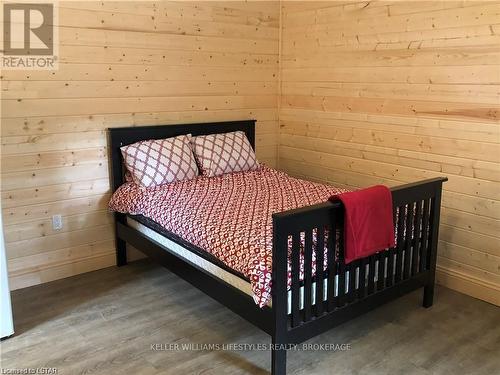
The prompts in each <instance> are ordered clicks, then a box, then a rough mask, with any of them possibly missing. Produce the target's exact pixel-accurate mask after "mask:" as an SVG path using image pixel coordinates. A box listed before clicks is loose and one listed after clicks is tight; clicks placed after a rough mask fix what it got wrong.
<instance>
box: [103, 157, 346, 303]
mask: <svg viewBox="0 0 500 375" xmlns="http://www.w3.org/2000/svg"><path fill="white" fill-rule="evenodd" d="M344 191H346V190H345V189H342V188H338V187H334V186H329V185H324V184H319V183H314V182H310V181H305V180H301V179H297V178H293V177H291V176H289V175H287V174H286V173H284V172H280V171H276V170H274V169H271V168H268V167H265V166H262V167H260V168H259V169H257V170H255V171H246V172H237V173H229V174H224V175H221V176H215V177H206V176H199V177H198V178H195V179H192V180H185V181H179V182H174V183H170V184H166V185H162V186H156V187H150V188H144V187H142V188H141V187H139V186H138V185H136V184H134V183H133V182H126V183H124V184H123V185H122V186H120V187H119V188H118V189H117V190H116V192H115V193H114V194H113V196H112V198H111V201H110V203H109V207H110V209H111V210H113V211H119V212H122V213H130V214H134V215H144V216H146V217H148V218H150V219H152V220H154V221H155V222H157V223H158V224H160V225H162V226H163V227H164V228H165V229H167V230H168V231H170V232H172V233H174V234H176V235H178V236H179V237H181V238H183V239H184V240H186V241H188V242H190V243H191V244H193V245H195V246H197V247H199V248H201V249H203V250H205V251H207V252H209V253H211V254H212V255H214V256H216V257H217V258H218V259H220V260H221V261H222V262H223V263H224V264H226V265H227V266H229V267H231V268H232V269H234V270H235V271H237V272H240V273H241V274H243V275H245V276H246V277H248V279H249V280H250V283H251V286H252V291H253V293H254V300H255V302H256V303H257V304H258V305H259V306H260V307H263V306H265V305H266V304H267V303H268V301H269V300H270V298H271V273H272V245H273V238H272V229H273V228H272V218H271V215H272V214H273V213H276V212H281V211H286V210H290V209H293V208H298V207H303V206H307V205H311V204H316V203H321V202H325V201H327V200H328V198H329V197H330V196H332V195H334V194H339V193H341V192H344ZM289 269H290V267H289ZM313 273H314V264H313Z"/></svg>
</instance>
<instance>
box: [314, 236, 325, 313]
mask: <svg viewBox="0 0 500 375" xmlns="http://www.w3.org/2000/svg"><path fill="white" fill-rule="evenodd" d="M324 250H325V229H324V227H319V228H318V229H317V231H316V297H315V298H316V316H320V315H321V314H323V280H324V272H323V265H324V258H325V251H324Z"/></svg>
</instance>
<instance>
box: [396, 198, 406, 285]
mask: <svg viewBox="0 0 500 375" xmlns="http://www.w3.org/2000/svg"><path fill="white" fill-rule="evenodd" d="M405 208H406V207H405V206H404V205H403V206H399V212H398V236H397V237H398V239H397V241H396V272H395V273H396V274H395V276H394V283H395V284H397V283H399V282H400V281H401V276H402V269H403V248H404V228H405Z"/></svg>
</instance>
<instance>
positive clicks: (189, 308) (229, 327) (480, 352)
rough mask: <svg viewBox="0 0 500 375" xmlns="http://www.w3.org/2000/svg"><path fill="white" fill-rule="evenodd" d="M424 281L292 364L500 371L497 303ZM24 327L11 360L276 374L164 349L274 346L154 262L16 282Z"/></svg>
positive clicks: (65, 370) (19, 323) (123, 369)
mask: <svg viewBox="0 0 500 375" xmlns="http://www.w3.org/2000/svg"><path fill="white" fill-rule="evenodd" d="M421 294H422V293H421V291H417V292H415V293H412V294H409V295H407V296H405V297H403V298H401V299H399V300H397V301H395V302H393V303H390V304H388V305H385V306H383V307H381V308H379V309H377V310H375V311H373V312H371V313H368V314H367V315H364V316H362V317H360V318H357V319H355V320H352V321H350V322H348V323H346V324H344V325H342V326H340V327H338V328H336V329H334V330H332V331H330V332H328V333H326V334H323V335H321V336H318V337H316V338H314V339H312V340H310V341H308V342H307V343H309V344H320V343H323V344H324V343H327V344H349V345H350V348H351V349H350V350H347V351H337V352H333V351H317V352H312V351H294V352H291V353H290V354H289V359H288V372H289V374H384V375H385V374H405V375H406V374H422V375H423V374H457V375H462V374H485V375H493V374H500V308H498V307H495V306H493V305H490V304H487V303H485V302H482V301H479V300H476V299H473V298H470V297H467V296H465V295H462V294H459V293H456V292H453V291H451V290H448V289H445V288H438V290H437V293H436V299H435V304H434V306H433V307H432V308H430V309H424V308H422V307H420V306H421ZM12 299H13V308H14V319H15V326H16V335H15V336H14V337H11V338H9V339H7V340H4V341H2V342H1V344H0V345H1V365H2V368H26V367H55V368H58V373H59V374H83V373H85V374H87V373H92V374H267V373H268V369H269V367H270V355H269V353H268V352H267V351H258V350H253V351H216V350H214V351H165V350H157V351H155V350H151V344H163V345H164V347H165V345H168V344H173V343H178V344H183V343H184V344H208V343H219V344H224V343H225V344H231V343H251V344H268V343H269V342H270V340H269V337H268V336H267V335H265V334H264V333H262V332H260V331H259V330H258V329H257V328H255V327H253V326H252V325H250V324H249V323H247V322H246V321H244V320H243V319H241V318H240V317H238V316H237V315H235V314H233V313H232V312H230V311H229V310H227V309H226V308H224V307H223V306H221V305H219V304H218V303H217V302H215V301H213V300H212V299H210V298H209V297H207V296H205V295H204V294H203V293H201V292H200V291H198V290H197V289H195V288H193V287H192V286H190V285H189V284H188V283H186V282H184V281H183V280H181V279H179V278H178V277H176V276H175V275H173V274H171V273H170V272H168V271H167V270H165V269H163V268H160V267H158V266H156V265H153V264H151V263H149V262H148V261H140V262H136V263H133V264H130V265H128V266H126V267H122V268H115V267H113V268H108V269H104V270H100V271H96V272H92V273H88V274H84V275H79V276H76V277H72V278H68V279H64V280H59V281H55V282H52V283H48V284H44V285H40V286H36V287H31V288H27V289H23V290H19V291H15V292H13V295H12Z"/></svg>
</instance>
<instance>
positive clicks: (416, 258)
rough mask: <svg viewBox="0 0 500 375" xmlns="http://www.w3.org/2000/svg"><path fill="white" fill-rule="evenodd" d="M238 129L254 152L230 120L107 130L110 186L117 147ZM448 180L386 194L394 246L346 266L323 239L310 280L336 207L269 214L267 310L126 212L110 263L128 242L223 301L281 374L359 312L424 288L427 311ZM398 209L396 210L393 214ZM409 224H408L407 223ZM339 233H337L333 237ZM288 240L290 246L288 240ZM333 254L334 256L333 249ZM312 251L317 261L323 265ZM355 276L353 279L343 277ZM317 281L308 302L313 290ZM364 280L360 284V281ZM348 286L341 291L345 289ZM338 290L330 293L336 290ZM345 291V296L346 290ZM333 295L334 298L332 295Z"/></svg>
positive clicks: (336, 218) (338, 241)
mask: <svg viewBox="0 0 500 375" xmlns="http://www.w3.org/2000/svg"><path fill="white" fill-rule="evenodd" d="M236 130H242V131H244V132H245V133H246V135H247V137H248V140H249V141H250V143H251V144H252V146H253V147H255V121H253V120H249V121H232V122H216V123H203V124H182V125H155V126H141V127H127V128H113V129H109V131H108V133H109V145H110V148H109V152H110V157H111V168H112V172H111V176H112V188H113V191H115V190H116V189H117V188H118V187H119V186H120V185H121V184H122V183H123V182H124V174H123V166H122V156H121V152H120V147H121V146H124V145H128V144H131V143H134V142H137V141H140V140H145V139H160V138H168V137H173V136H177V135H181V134H188V133H190V134H192V135H204V134H214V133H226V132H231V131H236ZM446 180H447V178H445V177H443V178H433V179H429V180H425V181H420V182H415V183H412V184H407V185H402V186H397V187H394V188H392V189H391V191H392V198H393V206H394V219H395V220H394V222H395V223H396V222H397V223H398V224H397V226H398V228H397V244H396V247H395V248H392V249H389V250H385V251H380V252H379V253H377V254H375V255H372V256H370V257H367V258H364V259H360V260H357V261H354V262H351V263H349V264H347V265H346V264H345V262H344V257H343V239H342V236H341V235H340V238H334V237H335V236H328V243H327V244H326V245H327V248H328V252H327V254H328V255H327V257H328V258H329V259H328V268H327V269H326V270H324V271H323V270H322V269H321V267H319V268H318V271H317V274H316V275H315V276H312V274H311V259H312V251H313V245H312V242H313V241H312V238H313V232H314V234H316V235H317V238H318V240H317V241H318V243H317V245H318V248H321V247H322V246H324V241H325V240H324V238H325V236H324V233H325V230H328V231H329V232H330V233H335V231H336V229H338V228H341V227H342V225H343V224H342V223H343V218H344V213H343V206H342V205H341V204H340V203H331V202H325V203H321V204H316V205H312V206H308V207H303V208H298V209H294V210H290V211H286V212H281V213H277V214H274V215H273V269H272V283H273V288H272V307H271V306H266V307H264V308H262V309H260V308H259V307H258V306H257V305H256V304H255V302H254V301H253V299H252V297H250V296H249V295H247V294H246V293H244V292H242V291H240V290H239V289H237V288H235V287H233V286H232V285H230V284H228V283H226V282H225V281H223V280H221V279H219V278H218V277H216V276H214V275H212V274H211V273H209V272H207V271H205V270H203V269H201V268H199V267H197V266H196V265H194V264H192V263H189V262H187V261H185V260H183V259H182V258H179V257H178V256H176V255H175V254H174V253H172V252H170V251H169V249H167V248H166V247H164V246H162V245H161V244H159V243H157V242H156V241H154V240H151V239H149V238H148V237H146V236H145V235H144V234H142V233H141V232H139V231H138V230H136V229H134V228H132V227H130V226H128V225H127V219H126V215H125V214H121V213H115V222H116V223H115V225H116V263H117V265H118V266H123V265H125V264H126V263H127V256H126V243H128V244H130V245H132V246H134V247H135V248H137V249H139V250H141V251H142V252H143V253H144V254H146V255H147V256H149V257H150V258H152V259H154V260H155V261H157V262H158V263H160V264H161V265H163V266H165V267H166V268H168V269H170V270H171V271H172V272H173V273H175V274H177V275H178V276H180V277H182V278H183V279H185V280H187V281H188V282H189V283H191V284H192V285H194V286H195V287H197V288H198V289H200V290H201V291H203V292H204V293H206V294H208V295H209V296H210V297H212V298H214V299H215V300H217V301H218V302H220V303H222V304H223V305H225V306H226V307H228V308H229V309H231V310H232V311H234V312H235V313H237V314H238V315H240V316H242V317H243V318H245V319H246V320H248V321H249V322H251V323H253V324H254V325H255V326H257V327H259V328H260V329H262V330H263V331H264V332H266V333H268V334H269V335H271V337H272V343H273V344H274V345H273V346H271V351H272V365H271V366H272V370H271V373H272V374H273V375H284V374H286V348H287V347H288V345H291V344H298V343H301V342H303V341H305V340H308V339H309V338H312V337H314V336H316V335H318V334H320V333H323V332H325V331H327V330H329V329H331V328H332V327H335V326H337V325H339V324H342V323H344V322H346V321H348V320H350V319H353V318H355V317H357V316H359V315H360V314H363V313H365V312H367V311H370V310H372V309H374V308H376V307H377V306H380V305H382V304H385V303H387V302H389V301H391V300H393V299H395V298H397V297H398V296H401V295H403V294H406V293H409V292H411V291H413V290H415V289H418V288H421V287H423V288H424V296H423V306H424V307H430V306H432V303H433V296H434V279H435V272H436V256H437V244H438V231H439V214H440V205H441V191H442V184H443V182H445V181H446ZM399 207H400V208H401V209H399V210H397V208H399ZM407 218H410V219H411V220H410V219H409V220H406V219H407ZM339 232H340V233H342V231H339ZM301 236H302V238H305V241H304V244H305V245H304V252H305V277H304V280H303V281H299V275H298V272H297V270H298V265H299V251H300V249H299V247H300V241H301ZM167 237H170V239H172V240H174V241H175V242H177V243H179V244H181V245H182V246H184V247H187V248H189V247H190V244H188V243H186V242H185V241H182V240H181V239H179V238H178V237H176V236H175V235H172V236H167ZM290 238H291V241H289V239H290ZM289 243H291V244H292V245H291V253H292V255H291V264H292V285H291V288H290V290H291V296H292V301H291V305H292V308H291V314H288V311H287V306H288V305H287V303H288V302H287V298H288V297H287V252H288V251H290V249H289ZM332 249H338V250H337V252H338V256H337V257H336V258H335V255H334V253H335V251H332ZM322 258H323V252H318V262H320V263H321V262H322V261H323V259H322ZM348 275H353V276H354V277H348ZM323 279H326V283H327V284H326V285H327V298H326V300H324V299H323V298H322V296H323V283H321V282H319V283H316V286H317V287H316V288H315V293H316V296H315V297H316V298H315V300H316V301H322V300H323V302H316V303H314V304H313V302H312V300H313V298H312V297H313V296H312V293H313V291H312V284H313V283H314V282H315V280H323ZM360 280H365V282H360ZM346 284H347V288H346ZM302 286H303V291H304V295H303V301H304V302H303V303H304V305H303V309H300V307H299V303H300V300H299V299H300V288H301V287H302ZM335 286H336V287H337V288H338V293H335V292H334V290H335V288H334V287H335ZM346 289H347V292H346ZM336 294H337V295H336Z"/></svg>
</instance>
